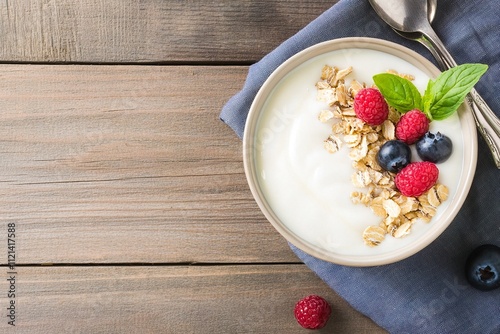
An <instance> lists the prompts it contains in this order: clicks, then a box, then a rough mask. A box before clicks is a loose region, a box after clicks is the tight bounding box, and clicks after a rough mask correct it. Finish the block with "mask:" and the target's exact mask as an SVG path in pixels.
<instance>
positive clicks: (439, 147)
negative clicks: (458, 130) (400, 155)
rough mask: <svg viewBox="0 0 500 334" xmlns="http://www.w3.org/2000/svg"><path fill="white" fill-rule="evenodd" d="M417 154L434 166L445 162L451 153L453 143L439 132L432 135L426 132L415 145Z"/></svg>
mask: <svg viewBox="0 0 500 334" xmlns="http://www.w3.org/2000/svg"><path fill="white" fill-rule="evenodd" d="M416 147H417V154H418V156H419V157H420V158H421V159H422V160H424V161H430V162H433V163H435V164H437V163H441V162H445V161H446V160H448V158H449V157H450V155H451V153H452V151H453V143H452V142H451V139H450V138H448V137H447V136H445V135H443V134H441V133H440V132H438V133H436V134H433V133H432V132H427V133H426V134H425V135H424V136H423V137H422V138H420V139H419V140H418V141H417V143H416Z"/></svg>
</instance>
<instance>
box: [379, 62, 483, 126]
mask: <svg viewBox="0 0 500 334" xmlns="http://www.w3.org/2000/svg"><path fill="white" fill-rule="evenodd" d="M487 69H488V65H484V64H462V65H459V66H456V67H453V68H451V69H449V70H447V71H444V72H442V73H441V74H440V75H439V76H438V77H437V78H436V79H435V80H429V82H428V84H427V88H426V90H425V92H424V94H423V96H422V95H420V92H419V91H418V89H417V87H415V85H414V84H413V83H412V82H411V81H409V80H407V79H405V78H401V77H400V76H398V75H394V74H390V73H381V74H377V75H375V76H373V81H374V82H375V85H376V86H377V88H378V89H379V90H380V92H381V93H382V95H383V96H384V98H385V100H386V101H387V103H388V104H389V105H390V106H392V107H393V108H395V109H396V110H398V111H399V112H401V113H405V112H407V111H409V110H411V109H419V110H421V111H423V112H424V113H425V114H426V115H427V117H429V119H430V120H442V119H445V118H447V117H449V116H450V115H452V114H453V113H454V112H455V111H456V110H457V109H458V107H459V106H460V105H461V104H462V102H463V101H464V99H465V96H466V95H467V93H469V92H470V90H471V89H472V87H474V85H475V84H476V83H477V82H478V81H479V79H480V78H481V76H482V75H483V74H484V73H485V72H486V70H487Z"/></svg>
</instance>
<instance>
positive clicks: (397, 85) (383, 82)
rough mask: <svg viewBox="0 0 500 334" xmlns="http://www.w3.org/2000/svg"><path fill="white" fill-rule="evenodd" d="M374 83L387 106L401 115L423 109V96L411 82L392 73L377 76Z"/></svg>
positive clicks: (374, 77)
mask: <svg viewBox="0 0 500 334" xmlns="http://www.w3.org/2000/svg"><path fill="white" fill-rule="evenodd" d="M373 81H374V82H375V85H376V86H377V88H378V89H379V90H380V93H382V95H383V96H384V98H385V100H386V101H387V104H389V105H390V106H391V107H393V108H395V109H396V110H398V111H399V112H400V113H405V112H407V111H409V110H412V109H420V110H421V109H422V96H421V95H420V92H419V91H418V89H417V87H415V85H414V84H413V83H412V82H411V81H409V80H407V79H404V78H401V77H400V76H398V75H395V74H390V73H381V74H376V75H374V76H373Z"/></svg>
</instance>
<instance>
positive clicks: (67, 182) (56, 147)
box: [0, 65, 299, 264]
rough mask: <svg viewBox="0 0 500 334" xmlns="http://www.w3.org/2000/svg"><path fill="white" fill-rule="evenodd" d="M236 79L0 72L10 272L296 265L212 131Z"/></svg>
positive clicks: (195, 74)
mask: <svg viewBox="0 0 500 334" xmlns="http://www.w3.org/2000/svg"><path fill="white" fill-rule="evenodd" d="M246 71H247V68H243V67H198V66H195V67H184V66H179V67H169V66H166V67H164V66H159V67H158V66H82V65H78V66H75V65H71V66H57V65H52V66H42V65H3V66H0V78H1V80H0V110H1V113H0V124H1V126H0V183H1V185H2V186H1V187H0V226H1V227H0V228H1V229H2V231H5V228H6V224H8V223H11V222H14V223H15V224H16V229H17V243H18V247H19V258H18V263H25V264H30V263H93V262H98V263H125V262H126V263H130V262H134V263H135V262H140V263H166V262H168V263H171V262H299V260H298V259H297V258H296V257H295V255H294V254H293V253H292V252H291V251H290V249H289V247H288V245H287V243H286V242H285V240H284V239H283V238H282V237H281V236H280V235H279V234H278V233H277V232H276V231H275V230H274V229H273V228H272V226H271V225H270V224H269V223H268V222H267V220H266V219H265V217H264V216H263V215H262V213H261V212H260V210H259V209H258V207H257V205H256V204H255V202H254V200H253V197H252V195H251V193H250V191H249V189H248V186H247V183H246V178H245V175H244V171H243V165H242V152H241V142H240V140H239V139H238V138H237V137H236V135H235V134H234V133H233V132H232V130H231V129H229V128H228V127H227V126H226V125H224V124H223V123H222V122H221V121H220V120H219V119H218V114H219V111H220V108H221V107H222V105H223V104H224V102H225V101H226V100H227V99H228V98H229V97H230V96H231V95H232V94H234V93H235V92H236V91H237V90H238V89H239V86H240V85H241V84H242V82H243V80H244V78H245V75H246ZM6 238H7V236H6V233H0V244H5V242H6V241H5V240H6ZM0 261H1V263H5V261H6V260H5V259H4V258H2V259H1V260H0Z"/></svg>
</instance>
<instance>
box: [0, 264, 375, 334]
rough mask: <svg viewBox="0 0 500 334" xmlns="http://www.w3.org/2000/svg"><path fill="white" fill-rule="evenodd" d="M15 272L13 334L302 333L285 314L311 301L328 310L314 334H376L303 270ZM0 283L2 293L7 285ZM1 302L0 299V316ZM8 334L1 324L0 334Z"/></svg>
mask: <svg viewBox="0 0 500 334" xmlns="http://www.w3.org/2000/svg"><path fill="white" fill-rule="evenodd" d="M17 271H18V275H17V277H18V283H17V288H18V291H19V293H18V297H17V298H16V304H17V309H16V311H17V312H16V314H17V319H16V330H17V331H19V332H22V333H94V334H98V333H175V334H177V333H308V332H309V331H308V330H304V329H302V328H301V327H300V326H299V325H298V324H297V323H296V321H295V319H294V317H293V307H294V304H295V303H296V302H297V301H298V300H299V299H300V298H303V297H305V296H306V295H308V294H311V293H316V294H320V295H322V296H323V297H324V298H325V299H327V300H328V301H329V303H330V304H331V306H332V317H331V319H330V321H329V323H328V325H327V327H325V328H324V329H322V330H320V331H318V332H317V333H360V334H362V333H370V334H375V333H384V331H383V330H382V329H380V328H379V327H377V326H376V325H375V324H374V323H373V322H372V321H371V320H370V319H368V318H366V317H365V316H363V315H361V314H359V313H358V312H357V311H355V310H353V309H352V308H351V307H350V306H349V305H348V304H347V303H346V302H345V301H343V300H342V299H340V298H339V297H338V295H336V294H335V293H334V292H333V291H332V290H331V289H329V288H328V286H326V285H325V284H324V283H323V282H322V281H321V280H320V279H319V278H317V277H316V276H314V274H312V273H311V272H310V270H309V269H307V268H306V267H305V265H287V266H284V265H273V266H215V267H212V266H201V267H200V266H173V267H154V266H140V267H127V266H117V267H114V266H109V267H98V266H97V267H18V268H17ZM0 282H1V283H0V289H1V291H6V289H7V282H6V281H5V280H3V279H2V280H1V281H0ZM6 302H7V299H6V297H4V296H3V294H2V297H1V299H0V303H1V307H2V308H3V307H4V306H5V305H6ZM2 318H4V317H2ZM8 329H11V328H9V326H8V325H7V322H6V321H5V320H3V321H1V322H0V331H2V332H6V331H7V330H8Z"/></svg>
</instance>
